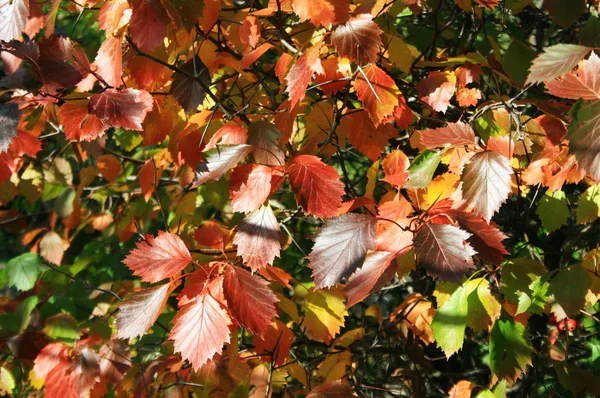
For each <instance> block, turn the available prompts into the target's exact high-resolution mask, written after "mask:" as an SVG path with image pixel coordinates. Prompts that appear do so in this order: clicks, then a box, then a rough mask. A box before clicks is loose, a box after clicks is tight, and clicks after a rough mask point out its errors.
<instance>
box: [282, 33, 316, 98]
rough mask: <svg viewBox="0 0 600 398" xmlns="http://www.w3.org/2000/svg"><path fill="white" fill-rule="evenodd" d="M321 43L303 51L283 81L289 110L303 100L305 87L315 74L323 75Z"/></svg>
mask: <svg viewBox="0 0 600 398" xmlns="http://www.w3.org/2000/svg"><path fill="white" fill-rule="evenodd" d="M321 46H322V43H319V44H317V45H315V46H312V47H310V48H307V49H306V50H304V52H303V53H302V55H301V56H300V58H298V60H297V61H296V63H295V64H294V65H293V66H292V68H291V69H290V71H289V72H288V74H287V76H286V77H285V80H287V82H288V85H287V88H286V90H285V91H286V92H287V93H288V94H289V96H290V101H291V108H293V107H295V106H296V104H297V103H298V102H300V101H302V99H303V98H304V96H305V95H306V87H307V86H308V83H310V81H311V79H312V77H313V76H314V75H315V74H318V75H324V74H325V70H324V69H323V65H322V64H321V58H320V52H321Z"/></svg>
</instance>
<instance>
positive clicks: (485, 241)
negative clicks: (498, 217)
mask: <svg viewBox="0 0 600 398" xmlns="http://www.w3.org/2000/svg"><path fill="white" fill-rule="evenodd" d="M449 215H450V216H452V217H454V219H455V220H456V221H457V222H458V224H459V225H460V226H461V228H463V229H464V230H465V231H467V232H469V233H471V234H472V235H471V237H470V238H469V239H468V242H469V243H470V244H471V246H473V249H475V251H476V252H477V255H478V256H479V257H480V258H481V259H482V260H483V261H485V262H489V263H492V264H500V263H502V260H503V255H505V254H509V253H508V251H507V250H506V249H505V248H504V245H503V244H502V241H503V240H504V239H506V238H507V236H506V235H504V234H503V233H502V232H500V230H499V229H498V226H497V225H496V224H495V223H494V222H493V221H491V222H490V223H489V224H488V223H487V222H486V221H485V220H484V219H483V218H481V217H479V216H478V215H477V214H474V213H467V212H462V211H457V210H452V211H450V212H449Z"/></svg>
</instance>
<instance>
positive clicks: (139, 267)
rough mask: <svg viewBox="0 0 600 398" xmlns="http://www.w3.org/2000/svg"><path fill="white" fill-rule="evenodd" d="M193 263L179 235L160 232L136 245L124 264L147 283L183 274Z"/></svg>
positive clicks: (148, 236)
mask: <svg viewBox="0 0 600 398" xmlns="http://www.w3.org/2000/svg"><path fill="white" fill-rule="evenodd" d="M191 261H192V256H191V255H190V252H189V250H188V249H187V247H186V246H185V243H183V241H182V240H181V238H180V237H179V236H177V235H174V234H172V233H170V232H164V231H159V233H158V236H157V237H153V236H151V235H146V237H145V240H144V241H141V242H138V243H136V248H135V249H133V250H132V251H131V252H130V253H129V254H128V255H127V257H125V260H123V263H124V264H125V265H127V266H128V267H129V268H130V269H131V270H133V273H134V275H137V276H139V277H141V278H142V280H143V281H145V282H150V283H154V282H158V281H161V280H163V279H165V278H170V277H172V276H175V275H177V274H178V273H179V272H181V271H182V270H183V269H184V268H185V267H187V265H188V264H189V263H190V262H191Z"/></svg>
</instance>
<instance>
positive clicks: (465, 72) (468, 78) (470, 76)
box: [454, 62, 483, 87]
mask: <svg viewBox="0 0 600 398" xmlns="http://www.w3.org/2000/svg"><path fill="white" fill-rule="evenodd" d="M482 73H483V70H482V69H481V66H479V65H477V64H472V63H470V62H465V64H464V65H463V66H459V67H458V68H456V70H455V71H454V74H455V75H456V84H458V87H467V84H470V83H479V79H480V78H481V75H482Z"/></svg>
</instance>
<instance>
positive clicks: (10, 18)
mask: <svg viewBox="0 0 600 398" xmlns="http://www.w3.org/2000/svg"><path fill="white" fill-rule="evenodd" d="M28 16H29V0H4V1H2V2H0V40H3V41H10V40H12V39H16V38H18V37H19V36H21V32H23V30H25V26H26V24H27V17H28Z"/></svg>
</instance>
